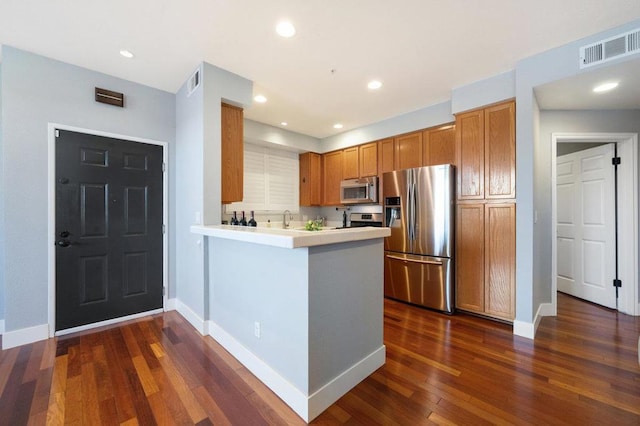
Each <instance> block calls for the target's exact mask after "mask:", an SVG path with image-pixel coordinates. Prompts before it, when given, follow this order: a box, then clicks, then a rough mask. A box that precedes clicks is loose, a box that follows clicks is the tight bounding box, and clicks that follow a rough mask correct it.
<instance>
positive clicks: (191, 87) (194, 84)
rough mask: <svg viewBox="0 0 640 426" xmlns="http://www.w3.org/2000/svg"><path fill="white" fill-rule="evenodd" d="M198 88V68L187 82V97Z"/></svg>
mask: <svg viewBox="0 0 640 426" xmlns="http://www.w3.org/2000/svg"><path fill="white" fill-rule="evenodd" d="M199 86H200V68H198V69H197V70H196V72H194V73H193V74H192V75H191V77H190V78H189V81H188V82H187V97H189V96H191V94H192V93H193V92H195V91H196V89H197V88H198V87H199Z"/></svg>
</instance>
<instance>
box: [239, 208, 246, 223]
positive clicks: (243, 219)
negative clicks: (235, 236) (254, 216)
mask: <svg viewBox="0 0 640 426" xmlns="http://www.w3.org/2000/svg"><path fill="white" fill-rule="evenodd" d="M240 225H242V226H247V218H246V217H244V210H243V211H242V218H241V219H240Z"/></svg>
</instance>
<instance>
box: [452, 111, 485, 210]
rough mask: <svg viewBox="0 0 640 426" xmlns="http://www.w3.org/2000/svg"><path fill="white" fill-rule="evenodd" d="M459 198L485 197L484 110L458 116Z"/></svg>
mask: <svg viewBox="0 0 640 426" xmlns="http://www.w3.org/2000/svg"><path fill="white" fill-rule="evenodd" d="M456 156H457V160H456V165H457V166H458V169H457V173H456V175H457V183H458V191H457V193H458V199H459V200H474V199H475V200H480V199H483V198H484V110H477V111H471V112H467V113H464V114H459V115H457V116H456Z"/></svg>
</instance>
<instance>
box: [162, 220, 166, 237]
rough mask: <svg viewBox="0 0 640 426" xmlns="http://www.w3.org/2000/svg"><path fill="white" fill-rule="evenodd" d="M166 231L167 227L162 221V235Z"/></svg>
mask: <svg viewBox="0 0 640 426" xmlns="http://www.w3.org/2000/svg"><path fill="white" fill-rule="evenodd" d="M166 233H167V227H166V225H165V224H164V223H163V224H162V235H164V234H166Z"/></svg>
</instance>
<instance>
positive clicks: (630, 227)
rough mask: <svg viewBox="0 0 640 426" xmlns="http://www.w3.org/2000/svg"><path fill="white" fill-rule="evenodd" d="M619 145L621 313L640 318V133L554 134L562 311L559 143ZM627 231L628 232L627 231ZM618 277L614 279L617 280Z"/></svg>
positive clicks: (554, 230) (554, 300) (554, 287)
mask: <svg viewBox="0 0 640 426" xmlns="http://www.w3.org/2000/svg"><path fill="white" fill-rule="evenodd" d="M563 142H592V143H598V142H603V143H605V142H616V143H617V144H618V156H621V157H623V158H624V160H623V162H622V164H620V166H618V265H619V268H618V276H619V277H620V279H621V280H622V287H621V288H620V290H619V293H618V294H619V299H618V310H619V312H623V313H625V314H629V315H636V316H637V315H640V306H639V304H638V164H637V163H638V134H637V133H552V134H551V150H552V152H551V156H552V158H551V257H552V260H551V305H552V311H553V313H552V315H557V312H558V295H557V291H558V281H557V277H558V264H557V262H558V247H557V243H558V241H557V234H558V225H557V221H558V212H557V202H556V198H557V193H556V172H557V171H556V157H557V154H558V149H557V148H558V146H557V145H558V143H563ZM623 230H624V231H623ZM613 278H614V277H611V279H612V280H613Z"/></svg>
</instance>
